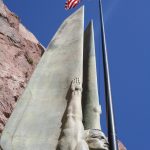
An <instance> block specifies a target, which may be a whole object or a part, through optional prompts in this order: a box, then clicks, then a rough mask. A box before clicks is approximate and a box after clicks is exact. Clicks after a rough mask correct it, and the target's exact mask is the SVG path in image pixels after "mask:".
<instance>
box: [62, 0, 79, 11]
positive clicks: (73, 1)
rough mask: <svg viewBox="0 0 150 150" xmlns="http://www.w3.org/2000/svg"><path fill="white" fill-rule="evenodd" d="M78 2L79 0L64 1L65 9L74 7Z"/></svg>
mask: <svg viewBox="0 0 150 150" xmlns="http://www.w3.org/2000/svg"><path fill="white" fill-rule="evenodd" d="M79 3H80V0H67V1H66V3H65V9H66V10H68V9H71V8H74V7H76V6H77V5H78V4H79Z"/></svg>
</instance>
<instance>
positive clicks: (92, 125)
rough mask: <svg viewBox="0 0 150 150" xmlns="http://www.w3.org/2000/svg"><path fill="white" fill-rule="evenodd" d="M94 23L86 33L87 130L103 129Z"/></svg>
mask: <svg viewBox="0 0 150 150" xmlns="http://www.w3.org/2000/svg"><path fill="white" fill-rule="evenodd" d="M94 43H95V42H94V30H93V22H92V21H91V22H90V23H89V25H88V27H87V28H86V30H85V33H84V64H83V66H84V67H83V69H84V70H83V97H82V99H83V100H82V102H83V123H84V127H85V130H88V129H101V127H100V113H101V107H100V104H99V96H98V86H97V72H96V58H95V44H94Z"/></svg>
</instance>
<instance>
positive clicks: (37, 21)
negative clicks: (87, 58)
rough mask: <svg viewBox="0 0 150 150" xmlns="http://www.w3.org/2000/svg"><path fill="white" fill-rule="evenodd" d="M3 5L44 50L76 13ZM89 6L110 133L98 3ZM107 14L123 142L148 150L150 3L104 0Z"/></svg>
mask: <svg viewBox="0 0 150 150" xmlns="http://www.w3.org/2000/svg"><path fill="white" fill-rule="evenodd" d="M4 2H5V4H7V6H8V7H9V8H10V9H11V10H12V11H13V12H15V13H16V14H17V15H18V16H19V17H20V19H21V21H22V23H23V24H24V25H25V26H26V27H27V28H28V29H29V30H30V31H31V32H33V33H34V34H35V36H36V37H37V38H38V40H39V41H40V42H41V43H42V44H43V45H44V46H45V47H47V45H48V43H49V42H50V40H51V38H52V37H53V35H54V33H55V32H56V31H57V28H58V27H59V26H60V24H61V23H62V21H63V20H64V19H65V18H66V17H67V16H69V15H70V14H71V13H72V12H74V11H75V10H76V9H73V10H71V11H65V10H64V3H65V0H59V1H58V0H57V1H56V0H53V1H52V0H32V1H31V0H4ZM82 4H83V3H82ZM84 4H85V26H86V25H87V23H88V22H89V21H90V19H93V20H94V30H95V41H96V54H97V69H98V82H99V92H100V101H101V104H102V107H103V108H102V109H103V115H102V126H103V129H104V131H105V132H106V123H105V103H104V94H103V93H104V88H103V73H102V60H101V57H102V55H101V49H100V47H101V45H100V34H99V18H98V0H84ZM80 5H81V4H80ZM103 12H104V21H105V29H106V38H107V47H108V54H109V64H110V75H111V83H112V95H113V102H114V107H115V117H116V128H117V134H118V138H119V139H120V140H121V141H123V143H124V144H125V145H126V147H127V149H128V150H130V149H131V150H141V149H142V150H147V149H149V148H147V147H148V143H149V135H150V130H149V128H150V111H149V110H150V1H149V0H142V1H141V0H103Z"/></svg>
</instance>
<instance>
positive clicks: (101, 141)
mask: <svg viewBox="0 0 150 150" xmlns="http://www.w3.org/2000/svg"><path fill="white" fill-rule="evenodd" d="M85 136H86V137H85V138H86V142H87V144H88V146H89V149H90V150H108V147H109V145H108V141H107V138H106V136H105V135H104V133H103V132H102V131H101V130H98V129H90V130H86V133H85Z"/></svg>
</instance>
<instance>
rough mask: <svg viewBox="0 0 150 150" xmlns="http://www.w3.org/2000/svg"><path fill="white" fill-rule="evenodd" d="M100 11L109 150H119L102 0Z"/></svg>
mask: <svg viewBox="0 0 150 150" xmlns="http://www.w3.org/2000/svg"><path fill="white" fill-rule="evenodd" d="M99 13H100V24H101V38H102V55H103V68H104V83H105V97H106V112H107V127H108V141H109V150H118V142H117V137H116V130H115V119H114V111H113V104H112V94H111V84H110V75H109V64H108V55H107V46H106V37H105V27H104V19H103V10H102V2H101V0H99Z"/></svg>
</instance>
